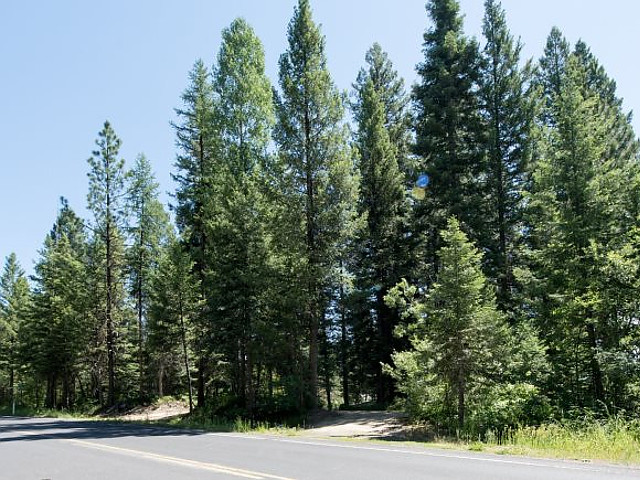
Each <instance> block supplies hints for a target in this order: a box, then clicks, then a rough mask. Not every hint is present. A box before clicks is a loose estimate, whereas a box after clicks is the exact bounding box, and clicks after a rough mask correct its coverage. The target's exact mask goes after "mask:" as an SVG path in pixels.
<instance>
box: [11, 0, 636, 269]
mask: <svg viewBox="0 0 640 480" xmlns="http://www.w3.org/2000/svg"><path fill="white" fill-rule="evenodd" d="M295 3H296V0H269V1H266V0H233V1H221V0H218V1H215V0H209V1H206V0H202V1H195V0H181V1H168V0H166V1H164V0H146V1H143V0H110V1H108V2H91V1H86V0H76V1H71V0H57V1H55V2H46V1H40V2H37V1H34V0H24V1H5V2H2V5H1V7H0V72H1V74H0V100H1V101H0V118H1V120H0V167H1V168H0V258H1V259H3V258H4V257H5V256H7V255H8V254H9V253H10V252H12V251H15V252H16V253H17V255H18V258H19V260H20V261H21V263H22V265H23V267H24V268H25V269H26V270H27V271H28V272H31V271H32V265H33V261H34V260H35V259H36V258H37V252H38V249H39V248H40V247H41V245H42V242H43V240H44V236H45V234H46V233H47V232H48V231H49V229H50V228H51V225H52V223H53V221H54V219H55V215H56V212H57V210H58V206H59V203H58V198H59V197H60V196H61V195H63V196H65V197H67V198H68V199H69V201H70V203H71V206H72V207H73V208H74V209H75V210H76V211H77V212H78V213H80V214H81V215H83V216H86V210H85V205H86V194H87V176H86V174H87V170H88V167H87V162H86V160H87V158H88V157H89V155H90V154H91V151H92V150H93V147H94V140H95V138H96V136H97V133H98V131H99V130H100V128H101V126H102V124H103V122H104V120H105V119H109V120H110V121H111V123H112V125H113V127H114V128H115V130H116V132H117V134H118V135H119V136H120V138H121V139H122V141H123V146H122V149H121V153H122V156H123V157H124V158H125V159H126V160H127V162H128V164H129V165H131V164H132V161H133V159H134V158H135V156H136V155H137V154H138V153H140V152H144V153H145V154H146V155H147V157H148V158H149V159H150V160H151V162H152V164H153V166H154V168H155V170H156V175H157V178H158V180H159V182H160V184H161V188H162V191H163V198H164V200H165V201H168V196H167V195H166V192H169V191H172V190H173V185H172V183H171V180H170V172H171V169H172V165H173V161H174V157H175V148H174V134H173V132H172V130H171V128H170V126H169V122H170V121H171V120H172V119H173V118H174V113H173V108H174V107H177V106H179V97H180V93H181V92H182V91H183V90H184V88H185V87H186V86H187V73H188V71H189V70H190V68H191V66H192V65H193V62H194V60H195V59H196V58H198V57H200V58H202V59H203V60H204V61H205V63H206V64H208V65H211V64H213V62H214V61H215V57H216V54H217V51H218V48H219V45H220V32H221V30H222V29H223V28H224V27H226V26H228V25H229V24H230V23H231V21H232V20H233V19H234V18H235V17H238V16H242V17H244V18H245V19H247V21H248V22H249V23H250V24H251V25H252V26H253V27H254V29H255V30H256V32H257V34H258V36H259V37H260V38H261V40H262V42H263V44H264V46H265V52H266V60H267V70H268V74H269V75H270V77H271V79H272V81H274V82H276V81H277V78H276V72H277V61H278V57H279V56H280V54H281V53H282V52H283V51H284V50H285V48H286V27H287V24H288V22H289V19H290V17H291V14H292V12H293V6H294V4H295ZM502 3H503V5H504V7H505V9H506V10H507V19H508V22H509V26H510V28H511V30H512V32H513V33H514V34H515V35H516V36H520V37H521V38H522V41H523V42H524V44H525V48H524V54H525V56H526V57H535V58H538V57H539V56H540V55H541V53H542V48H543V45H544V41H545V38H546V36H547V34H548V33H549V31H550V29H551V27H552V26H553V25H557V26H559V27H560V28H561V29H562V31H563V32H564V33H565V35H566V36H567V38H568V39H569V40H570V41H571V42H572V43H575V41H576V40H578V39H579V38H582V39H583V40H584V41H586V42H587V44H588V45H590V46H591V48H592V51H593V52H594V53H595V55H596V56H597V57H598V59H599V60H600V61H601V63H602V64H603V65H604V66H605V68H606V69H607V71H608V73H609V74H610V76H612V77H613V78H615V79H616V81H617V83H618V93H619V95H620V96H622V97H624V99H625V107H626V109H627V110H635V111H637V112H638V115H639V117H637V118H636V119H635V121H634V125H635V128H636V132H638V131H640V89H638V78H639V73H640V62H638V61H637V48H638V46H640V28H639V25H640V24H639V21H640V2H637V1H636V0H608V1H606V2H604V1H602V0H535V1H534V0H503V2H502ZM312 6H313V9H314V18H315V20H316V21H317V22H318V23H320V24H322V31H323V33H324V34H325V35H326V39H327V55H328V62H329V67H330V69H331V72H332V75H333V79H334V81H335V83H336V84H337V85H338V87H339V88H341V89H348V88H349V87H350V85H351V83H352V82H353V80H354V79H355V76H356V74H357V72H358V70H359V68H360V67H361V65H362V63H363V60H364V53H365V51H366V50H367V48H368V47H369V46H370V45H371V44H372V43H373V42H374V41H377V42H379V43H380V44H381V45H382V47H383V48H384V49H385V50H387V51H388V52H389V55H390V57H391V59H392V60H393V62H394V63H395V65H396V68H397V69H398V71H399V72H400V74H401V75H402V76H403V77H404V78H405V80H406V82H407V84H408V85H410V84H412V83H413V82H414V81H415V79H416V75H415V70H414V68H415V65H416V63H417V62H419V61H420V60H421V58H422V53H421V44H422V34H423V32H424V30H425V28H427V27H428V19H427V16H426V13H425V10H424V1H423V0H396V1H390V0H315V1H313V0H312ZM461 7H462V11H463V12H464V14H465V30H466V32H467V33H468V34H469V35H474V36H477V37H480V26H481V20H482V13H483V12H482V9H483V2H482V1H481V0H462V1H461Z"/></svg>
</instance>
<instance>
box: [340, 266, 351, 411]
mask: <svg viewBox="0 0 640 480" xmlns="http://www.w3.org/2000/svg"><path fill="white" fill-rule="evenodd" d="M340 271H342V259H340ZM344 310H345V308H344V285H343V283H342V279H341V280H340V357H341V358H340V360H341V364H342V403H344V405H345V406H349V366H348V360H347V355H348V345H347V318H346V315H345V311H344Z"/></svg>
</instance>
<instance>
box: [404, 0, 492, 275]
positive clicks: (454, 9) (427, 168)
mask: <svg viewBox="0 0 640 480" xmlns="http://www.w3.org/2000/svg"><path fill="white" fill-rule="evenodd" d="M459 10H460V7H459V5H458V2H457V1H456V0H431V1H429V2H428V3H427V12H428V14H429V17H430V18H431V22H432V26H431V28H429V29H428V30H427V31H426V33H425V34H424V44H423V51H424V55H425V57H424V61H423V62H422V63H420V64H418V65H417V67H416V69H417V71H418V75H419V83H418V84H417V85H416V86H415V87H414V91H413V98H414V108H415V116H416V118H415V132H416V140H415V142H416V143H415V149H414V150H415V153H416V154H417V155H419V156H420V164H419V168H420V170H421V171H422V172H424V173H426V174H428V175H429V178H430V182H429V187H428V195H427V196H426V197H425V199H424V200H422V201H419V203H418V205H417V208H416V220H415V229H416V230H417V232H416V233H417V234H418V235H420V236H421V239H422V243H423V245H422V253H421V255H422V257H423V258H422V259H421V260H422V262H421V264H420V265H418V267H419V270H420V271H419V273H418V275H419V276H420V277H421V280H422V281H425V282H427V283H429V282H430V281H432V278H429V277H428V276H432V275H433V274H435V272H436V270H437V265H436V264H435V253H436V251H437V250H438V248H439V241H440V239H439V236H438V232H439V231H440V230H442V229H443V228H445V226H446V222H447V219H448V218H449V217H451V216H455V217H456V218H458V219H459V220H460V222H461V223H462V224H463V225H465V226H466V227H468V228H469V232H470V234H471V237H472V238H473V239H474V241H479V242H480V244H481V245H485V243H486V232H485V225H486V223H487V222H486V221H485V219H486V207H485V200H484V199H485V193H484V191H483V190H484V185H483V183H484V182H483V178H484V175H483V172H484V171H485V170H484V169H485V155H484V151H483V150H484V144H485V138H484V137H485V127H484V122H483V119H482V117H481V115H480V109H479V107H480V102H479V97H478V90H479V82H480V65H481V61H480V54H479V51H478V44H477V43H476V41H475V40H472V39H469V38H467V37H465V36H464V34H463V31H462V16H461V15H460V12H459ZM414 180H416V179H414Z"/></svg>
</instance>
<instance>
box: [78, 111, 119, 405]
mask: <svg viewBox="0 0 640 480" xmlns="http://www.w3.org/2000/svg"><path fill="white" fill-rule="evenodd" d="M96 145H97V147H98V148H97V150H95V151H94V152H93V155H92V156H91V157H90V158H89V160H88V162H89V167H90V170H89V174H88V175H89V194H88V196H87V199H88V203H89V210H90V211H91V212H92V213H93V216H94V227H93V229H94V232H95V233H96V235H97V240H98V241H99V242H100V243H101V244H102V245H103V246H104V249H103V251H102V252H101V253H102V255H101V257H102V258H101V260H100V265H101V268H100V272H101V274H104V277H103V281H104V299H103V302H104V303H103V305H104V312H103V313H101V316H103V317H104V325H105V328H106V349H107V382H108V383H107V385H108V386H107V404H108V405H110V406H111V405H114V404H115V402H116V388H117V385H116V349H117V337H118V333H117V330H118V328H119V327H120V324H121V322H123V320H124V319H123V313H124V312H123V305H122V302H123V280H124V277H123V266H124V265H123V263H124V261H123V260H124V259H123V248H122V231H123V229H124V227H125V225H124V200H125V194H126V190H125V176H126V172H125V170H124V160H122V159H120V158H118V155H119V150H120V145H121V141H120V139H119V138H118V137H117V135H116V133H115V132H114V130H113V128H112V127H111V124H110V123H109V122H105V123H104V127H103V129H102V130H101V131H100V132H99V134H98V139H97V140H96Z"/></svg>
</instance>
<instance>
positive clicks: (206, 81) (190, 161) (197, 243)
mask: <svg viewBox="0 0 640 480" xmlns="http://www.w3.org/2000/svg"><path fill="white" fill-rule="evenodd" d="M189 80H190V84H189V86H188V87H187V89H186V90H185V91H184V93H183V94H182V102H183V107H182V108H179V109H176V114H177V115H178V118H179V123H174V124H173V127H174V129H175V131H176V143H177V145H178V148H179V153H178V155H177V158H176V163H175V166H176V168H177V170H178V171H177V173H175V174H173V175H172V177H173V179H174V181H175V182H176V183H177V184H178V188H177V191H176V194H175V195H176V200H177V205H176V206H175V211H176V223H177V226H178V231H179V232H180V233H181V236H182V238H183V239H184V241H185V242H186V243H187V245H188V251H189V254H190V255H191V258H192V259H193V261H194V262H195V267H194V268H195V269H196V271H197V274H198V280H199V282H200V288H201V292H200V293H201V296H202V298H203V300H210V299H209V295H208V293H207V292H208V291H209V287H210V282H209V276H210V274H211V265H210V261H211V260H210V258H211V252H210V251H209V247H210V245H209V243H210V240H209V231H208V226H209V222H210V221H211V219H212V218H213V216H214V204H213V201H212V200H213V198H215V197H216V195H217V191H216V189H217V187H218V185H219V183H218V182H216V174H217V161H218V154H219V145H218V140H219V136H218V127H217V125H216V124H215V122H214V95H213V86H212V84H211V78H210V73H209V71H208V70H207V68H206V67H205V65H204V63H203V62H202V60H197V61H196V62H195V64H194V66H193V69H192V70H191V72H190V73H189ZM209 308H210V305H208V303H207V302H204V303H203V309H202V312H201V315H200V318H199V321H198V323H199V328H200V330H201V331H200V335H199V337H198V338H199V339H200V345H199V348H198V349H197V351H196V352H195V354H196V356H197V371H198V385H197V390H198V406H204V404H205V398H206V395H205V384H206V377H207V370H208V365H207V353H206V343H207V339H208V340H211V318H210V315H209Z"/></svg>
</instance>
